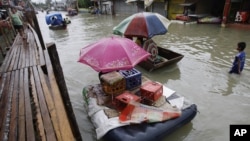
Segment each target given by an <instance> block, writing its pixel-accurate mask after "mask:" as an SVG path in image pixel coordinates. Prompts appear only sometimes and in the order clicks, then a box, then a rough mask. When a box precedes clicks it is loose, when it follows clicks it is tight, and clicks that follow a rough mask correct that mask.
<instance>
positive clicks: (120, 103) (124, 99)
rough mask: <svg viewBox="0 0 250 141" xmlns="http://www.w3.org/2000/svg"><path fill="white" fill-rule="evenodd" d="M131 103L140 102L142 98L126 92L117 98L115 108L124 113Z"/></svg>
mask: <svg viewBox="0 0 250 141" xmlns="http://www.w3.org/2000/svg"><path fill="white" fill-rule="evenodd" d="M131 101H136V102H140V101H141V98H140V97H139V96H137V95H135V94H132V93H130V92H128V91H125V92H124V93H122V94H120V95H118V96H116V97H115V106H116V108H117V109H118V110H119V111H122V110H123V109H124V108H125V107H126V106H127V104H128V103H129V102H131Z"/></svg>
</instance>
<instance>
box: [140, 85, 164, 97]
mask: <svg viewBox="0 0 250 141" xmlns="http://www.w3.org/2000/svg"><path fill="white" fill-rule="evenodd" d="M140 91H141V97H142V99H146V100H149V101H156V100H158V99H159V98H160V97H161V96H162V94H163V87H162V84H160V83H157V82H152V81H149V82H146V83H145V84H143V85H142V86H141V88H140Z"/></svg>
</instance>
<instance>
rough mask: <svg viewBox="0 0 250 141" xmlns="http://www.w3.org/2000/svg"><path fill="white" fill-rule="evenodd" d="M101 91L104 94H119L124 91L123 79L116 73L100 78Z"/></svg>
mask: <svg viewBox="0 0 250 141" xmlns="http://www.w3.org/2000/svg"><path fill="white" fill-rule="evenodd" d="M100 80H101V85H102V89H103V91H104V92H105V93H106V94H120V93H122V92H124V91H125V89H126V82H125V79H124V77H123V76H122V75H121V74H120V73H119V72H117V71H113V72H109V73H106V74H102V75H101V76H100Z"/></svg>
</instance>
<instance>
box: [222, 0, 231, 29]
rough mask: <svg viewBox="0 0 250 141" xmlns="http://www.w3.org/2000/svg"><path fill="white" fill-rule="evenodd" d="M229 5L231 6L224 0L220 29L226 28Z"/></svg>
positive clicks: (228, 1)
mask: <svg viewBox="0 0 250 141" xmlns="http://www.w3.org/2000/svg"><path fill="white" fill-rule="evenodd" d="M230 5H231V1H230V0H226V1H225V5H224V11H223V18H222V22H221V26H222V27H226V23H227V17H228V14H229V9H230Z"/></svg>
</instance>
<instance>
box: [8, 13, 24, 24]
mask: <svg viewBox="0 0 250 141" xmlns="http://www.w3.org/2000/svg"><path fill="white" fill-rule="evenodd" d="M11 20H12V23H13V25H23V22H22V21H21V19H20V17H19V15H18V13H15V14H12V15H11Z"/></svg>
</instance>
